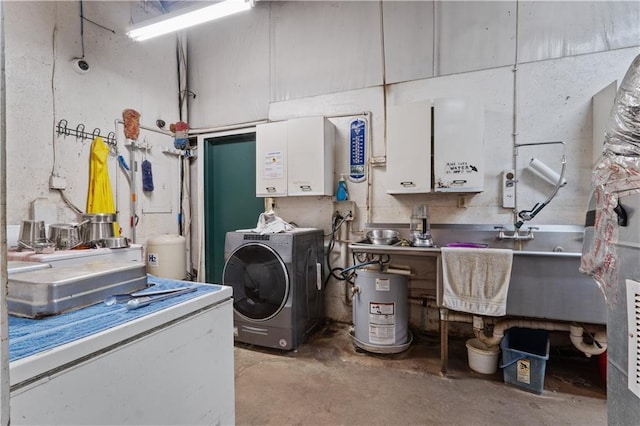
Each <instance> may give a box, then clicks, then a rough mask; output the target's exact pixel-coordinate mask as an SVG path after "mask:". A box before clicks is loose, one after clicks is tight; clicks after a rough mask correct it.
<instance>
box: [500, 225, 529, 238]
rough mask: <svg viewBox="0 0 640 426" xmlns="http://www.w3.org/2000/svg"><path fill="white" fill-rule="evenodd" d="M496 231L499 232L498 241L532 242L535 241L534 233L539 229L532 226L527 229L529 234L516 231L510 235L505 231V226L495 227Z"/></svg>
mask: <svg viewBox="0 0 640 426" xmlns="http://www.w3.org/2000/svg"><path fill="white" fill-rule="evenodd" d="M494 229H497V230H498V235H497V236H496V239H498V240H516V241H530V240H533V238H534V236H533V231H534V230H537V229H538V228H537V227H535V226H530V227H529V228H527V233H526V234H524V233H521V232H520V230H519V229H515V230H514V231H513V232H512V233H508V231H505V229H504V227H503V226H494Z"/></svg>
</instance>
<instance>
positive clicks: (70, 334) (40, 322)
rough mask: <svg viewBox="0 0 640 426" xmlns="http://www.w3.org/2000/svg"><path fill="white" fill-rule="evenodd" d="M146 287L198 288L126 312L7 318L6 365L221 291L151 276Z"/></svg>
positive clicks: (102, 308) (119, 308) (108, 309)
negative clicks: (7, 350) (7, 343)
mask: <svg viewBox="0 0 640 426" xmlns="http://www.w3.org/2000/svg"><path fill="white" fill-rule="evenodd" d="M147 283H148V284H149V285H151V284H154V285H153V286H152V287H150V288H148V289H146V290H147V291H156V290H164V289H172V288H177V287H186V286H189V287H197V290H196V291H194V292H191V293H186V294H183V295H180V296H175V297H171V298H169V299H166V300H160V301H157V302H153V303H151V304H150V305H148V306H144V307H141V308H138V309H133V310H127V308H126V306H127V305H126V303H124V304H118V305H112V306H107V305H105V304H104V303H98V304H95V305H91V306H88V307H86V308H83V309H79V310H77V311H72V312H67V313H64V314H60V315H55V316H51V317H47V318H43V319H37V320H36V319H29V318H21V317H15V316H13V315H9V361H15V360H18V359H21V358H25V357H28V356H31V355H34V354H36V353H39V352H43V351H46V350H47V349H51V348H55V347H56V346H60V345H63V344H65V343H69V342H72V341H74V340H78V339H81V338H83V337H86V336H89V335H91V334H95V333H98V332H100V331H103V330H106V329H108V328H111V327H115V326H117V325H120V324H123V323H125V322H128V321H131V320H133V319H136V318H140V317H143V316H145V315H149V314H150V313H153V312H157V311H160V310H162V309H164V308H167V307H169V306H172V305H176V304H178V303H181V302H184V301H185V300H189V299H193V298H195V297H199V296H202V295H203V294H205V293H211V292H214V291H218V290H220V289H221V288H222V286H220V285H217V284H203V283H196V282H192V281H180V280H171V279H166V278H159V277H156V276H153V275H147Z"/></svg>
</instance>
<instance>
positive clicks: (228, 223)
mask: <svg viewBox="0 0 640 426" xmlns="http://www.w3.org/2000/svg"><path fill="white" fill-rule="evenodd" d="M204 156H205V162H204V198H205V199H204V222H205V253H204V255H205V256H206V277H207V278H206V280H207V282H209V283H222V269H223V268H224V238H225V235H226V233H227V232H228V231H235V230H237V229H250V228H255V227H256V224H257V223H258V217H259V216H260V213H262V212H263V211H264V200H263V198H258V197H256V135H255V133H249V134H243V135H234V136H224V137H218V138H211V139H205V147H204Z"/></svg>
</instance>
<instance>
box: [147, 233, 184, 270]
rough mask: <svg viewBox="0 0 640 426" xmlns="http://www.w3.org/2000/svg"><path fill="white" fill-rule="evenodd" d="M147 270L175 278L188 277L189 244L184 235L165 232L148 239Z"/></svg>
mask: <svg viewBox="0 0 640 426" xmlns="http://www.w3.org/2000/svg"><path fill="white" fill-rule="evenodd" d="M147 272H148V273H150V274H151V275H155V276H157V277H162V278H170V279H175V280H184V279H185V278H186V277H187V244H186V240H185V238H184V237H183V236H180V235H177V234H164V235H159V236H157V237H153V238H150V239H149V240H148V241H147Z"/></svg>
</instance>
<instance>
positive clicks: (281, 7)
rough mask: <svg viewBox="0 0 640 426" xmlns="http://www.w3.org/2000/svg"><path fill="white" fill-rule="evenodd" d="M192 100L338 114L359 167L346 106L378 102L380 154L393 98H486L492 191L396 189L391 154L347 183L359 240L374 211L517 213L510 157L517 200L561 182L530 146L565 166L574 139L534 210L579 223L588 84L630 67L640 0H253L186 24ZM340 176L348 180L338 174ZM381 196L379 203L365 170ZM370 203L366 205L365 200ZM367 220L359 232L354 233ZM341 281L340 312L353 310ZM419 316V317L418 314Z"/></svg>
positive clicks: (324, 211)
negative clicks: (535, 162)
mask: <svg viewBox="0 0 640 426" xmlns="http://www.w3.org/2000/svg"><path fill="white" fill-rule="evenodd" d="M189 53H190V54H189V58H190V60H189V76H190V81H189V84H190V89H191V90H193V91H194V92H196V93H197V94H198V97H197V98H196V99H193V100H192V101H191V103H190V120H191V122H192V124H193V125H194V126H196V127H216V126H224V125H230V124H235V123H242V122H250V121H254V120H264V119H269V120H273V121H277V120H283V119H287V118H291V117H297V116H309V115H318V114H323V115H326V116H328V117H330V119H331V120H332V121H333V122H334V124H336V132H337V134H336V135H337V137H336V163H335V165H336V166H335V175H336V177H337V176H339V174H340V173H345V172H347V166H348V129H347V123H348V121H349V117H347V118H343V117H337V116H339V115H343V114H347V115H348V114H354V115H355V114H357V113H360V112H363V111H368V112H370V113H371V117H372V122H371V123H370V129H371V136H372V150H371V154H372V155H373V156H376V157H377V156H384V155H385V118H384V117H385V109H386V108H388V107H389V106H391V105H394V104H401V103H406V102H412V101H419V100H425V99H431V98H434V97H459V96H470V97H472V98H475V99H478V100H479V101H480V102H482V104H483V105H484V108H485V112H484V114H485V117H484V118H485V137H484V143H485V162H486V170H487V171H486V174H485V190H484V191H483V192H482V193H479V194H467V195H465V207H462V208H461V207H457V205H458V196H457V195H456V194H426V195H398V196H391V195H387V194H386V182H385V178H386V171H385V167H375V168H373V173H372V174H371V175H370V176H368V181H367V182H366V183H360V184H355V183H349V184H348V186H349V190H350V198H351V199H352V200H354V201H355V202H356V203H357V217H356V220H355V221H354V223H353V228H352V229H353V230H354V231H355V232H354V233H353V234H352V235H351V238H352V239H358V238H360V237H362V233H361V230H362V228H363V224H364V223H365V222H366V221H368V220H370V221H373V222H408V221H409V217H410V214H411V208H412V206H413V205H414V204H416V203H428V204H429V206H430V211H431V215H432V222H434V223H492V224H512V223H513V222H514V218H513V213H514V212H513V211H512V210H510V209H505V208H502V207H501V195H500V194H501V193H500V177H501V172H502V171H503V170H505V169H509V168H511V167H512V166H513V165H514V162H515V165H516V167H517V171H518V178H519V179H520V182H519V184H518V192H517V198H518V206H517V207H518V209H529V208H531V207H533V205H534V204H535V203H536V202H540V201H544V200H545V198H546V197H547V196H548V194H550V192H551V190H552V186H550V185H548V184H547V183H545V182H543V181H540V180H539V179H537V178H536V177H535V176H533V175H532V174H531V173H530V172H528V171H526V170H525V168H526V164H527V162H528V161H529V159H530V158H531V157H533V156H535V157H538V158H540V159H541V160H542V161H544V162H545V163H546V164H548V165H550V166H551V167H553V168H555V169H556V170H558V171H559V169H560V156H561V151H560V149H559V148H558V146H552V147H550V148H549V147H544V148H520V149H519V151H518V156H517V158H516V159H515V160H514V159H513V156H512V153H513V146H514V143H529V142H541V141H557V140H562V141H564V142H565V143H566V145H567V173H566V178H567V180H568V182H569V183H568V185H567V186H565V187H563V188H562V189H561V190H560V192H559V194H558V196H557V197H556V198H555V199H554V200H553V201H552V202H551V203H550V204H549V206H547V207H546V208H545V209H544V210H543V211H542V212H541V213H540V214H539V215H538V217H536V218H535V220H534V222H530V223H531V224H532V225H535V222H537V223H544V224H582V223H583V221H584V213H585V207H586V205H587V199H588V196H589V192H590V168H591V156H592V151H593V149H592V135H591V128H592V121H591V110H592V106H591V97H592V96H593V95H594V94H596V93H597V92H598V91H600V90H601V89H602V88H604V87H605V86H607V85H608V84H609V83H611V82H612V81H615V80H618V81H619V80H621V78H622V77H623V75H624V73H625V71H626V69H627V67H628V66H629V64H630V63H631V60H632V59H633V58H634V57H635V56H636V55H637V54H638V53H640V4H639V3H637V2H617V1H616V2H582V1H579V2H574V1H570V2H516V1H496V2H484V1H482V2H481V1H475V2H432V1H417V2H403V1H384V2H375V1H363V2H357V1H348V2H347V1H345V2H324V1H323V2H299V1H290V2H284V1H277V2H267V1H263V2H257V4H256V8H255V9H253V10H252V11H251V12H249V13H247V14H243V15H241V16H237V17H231V18H228V19H227V20H224V21H219V22H216V23H213V24H211V25H207V26H202V27H199V28H196V29H193V30H192V31H190V33H189ZM336 182H337V179H336ZM368 184H372V198H371V201H370V204H369V205H367V202H366V199H367V198H366V195H367V185H368ZM276 206H277V211H278V214H279V215H280V216H282V217H283V218H285V219H286V220H290V221H294V222H296V223H297V224H299V225H301V226H316V227H319V228H323V229H324V230H325V231H328V230H329V229H330V220H331V213H332V199H331V197H318V198H313V199H309V198H293V197H290V198H282V199H277V200H276ZM367 212H370V213H369V214H367ZM358 231H360V232H358ZM338 288H339V286H332V287H330V289H331V291H330V294H329V303H328V307H329V308H328V309H329V315H330V316H332V317H336V318H340V319H344V320H348V319H349V315H350V308H349V307H348V306H347V307H345V306H344V305H343V304H341V302H340V300H342V295H341V294H340V291H339V290H338ZM412 316H415V315H414V314H412Z"/></svg>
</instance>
